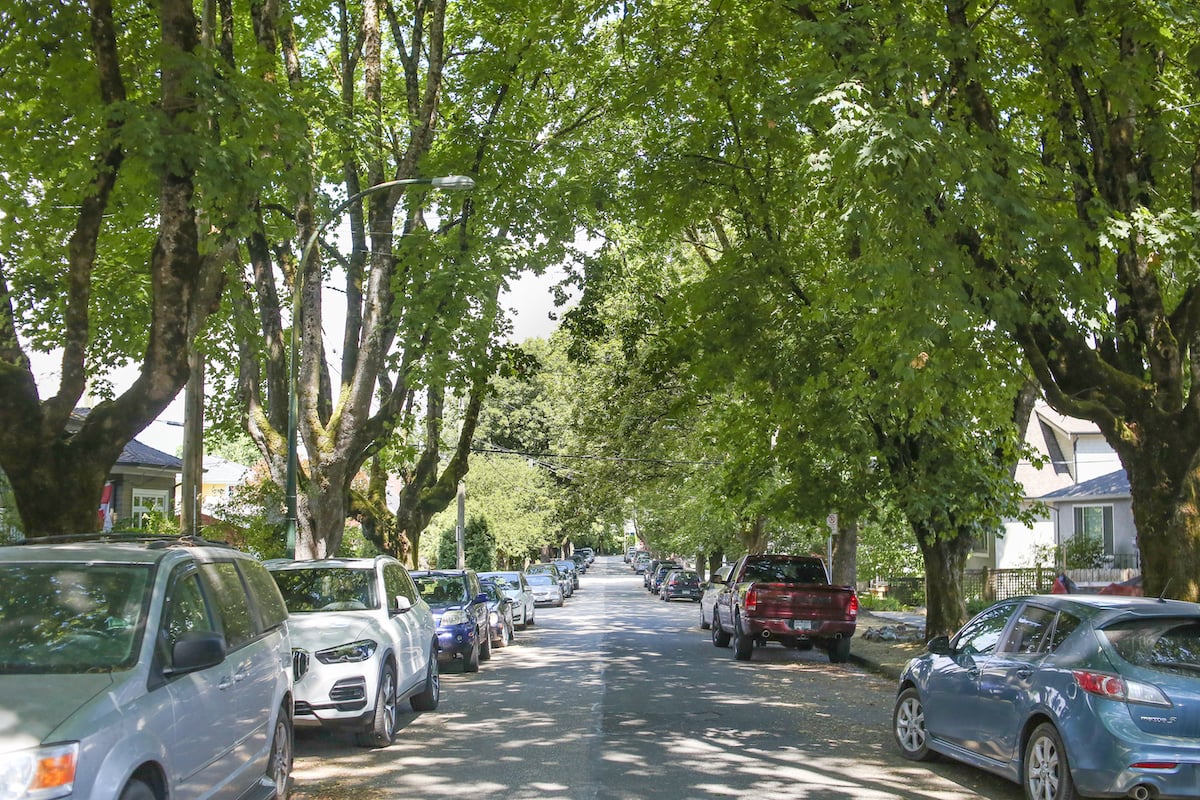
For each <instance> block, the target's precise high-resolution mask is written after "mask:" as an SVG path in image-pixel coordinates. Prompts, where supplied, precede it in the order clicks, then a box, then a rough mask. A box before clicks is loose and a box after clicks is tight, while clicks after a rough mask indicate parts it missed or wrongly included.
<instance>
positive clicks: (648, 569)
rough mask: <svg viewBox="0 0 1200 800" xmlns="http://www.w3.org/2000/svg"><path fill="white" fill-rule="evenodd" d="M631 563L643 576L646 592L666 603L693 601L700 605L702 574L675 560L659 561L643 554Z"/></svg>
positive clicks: (702, 590) (702, 591)
mask: <svg viewBox="0 0 1200 800" xmlns="http://www.w3.org/2000/svg"><path fill="white" fill-rule="evenodd" d="M630 563H631V564H632V566H633V570H634V572H636V573H638V574H640V575H641V576H642V584H643V585H644V586H645V587H646V591H648V592H650V594H653V595H657V596H658V599H660V600H662V601H664V602H670V601H671V600H691V601H692V602H694V603H699V602H700V598H701V597H702V596H703V594H704V584H702V583H701V581H700V574H699V573H697V572H696V570H694V569H689V568H688V567H686V566H685V565H684V564H682V563H680V562H679V561H676V560H675V559H663V560H658V559H653V558H651V557H650V556H649V554H645V553H643V554H641V555H639V556H635V558H633V559H632V560H631V562H630Z"/></svg>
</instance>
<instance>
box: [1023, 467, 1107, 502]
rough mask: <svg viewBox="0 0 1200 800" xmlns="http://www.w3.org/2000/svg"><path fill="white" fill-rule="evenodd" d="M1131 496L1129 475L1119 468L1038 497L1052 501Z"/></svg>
mask: <svg viewBox="0 0 1200 800" xmlns="http://www.w3.org/2000/svg"><path fill="white" fill-rule="evenodd" d="M1129 496H1130V495H1129V476H1127V475H1126V474H1125V470H1123V469H1119V470H1117V471H1116V472H1110V473H1108V474H1107V475H1101V476H1100V477H1099V478H1092V479H1091V480H1090V481H1084V482H1083V483H1077V484H1075V485H1074V486H1068V487H1067V488H1065V489H1059V490H1058V491H1057V492H1050V494H1045V495H1042V496H1041V497H1039V498H1038V499H1039V500H1044V501H1047V502H1050V501H1054V500H1100V499H1123V498H1128V497H1129Z"/></svg>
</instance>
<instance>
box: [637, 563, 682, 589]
mask: <svg viewBox="0 0 1200 800" xmlns="http://www.w3.org/2000/svg"><path fill="white" fill-rule="evenodd" d="M682 566H683V565H682V564H677V563H676V562H674V561H663V562H660V563H659V565H658V566H657V567H655V568H654V572H653V574H651V573H647V575H649V576H650V579H649V580H648V581H647V582H646V589H647V590H649V592H650V594H658V592H659V590H660V589H662V582H663V578H665V577H667V573H668V572H670V571H671V570H673V569H680V568H681V567H682Z"/></svg>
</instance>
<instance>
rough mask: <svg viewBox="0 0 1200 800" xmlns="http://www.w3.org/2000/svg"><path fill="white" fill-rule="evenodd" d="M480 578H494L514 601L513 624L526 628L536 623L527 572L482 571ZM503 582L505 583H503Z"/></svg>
mask: <svg viewBox="0 0 1200 800" xmlns="http://www.w3.org/2000/svg"><path fill="white" fill-rule="evenodd" d="M479 580H481V581H482V580H494V581H496V582H497V584H498V585H500V588H501V589H503V590H504V593H505V594H506V595H508V597H509V599H511V600H512V601H513V609H512V612H513V624H514V625H516V626H517V629H518V630H524V629H525V628H527V627H528V626H530V625H534V624H536V623H535V621H534V603H533V592H532V591H531V590H530V588H529V581H527V580H526V579H525V573H524V572H520V571H508V572H481V573H479ZM501 582H503V583H501Z"/></svg>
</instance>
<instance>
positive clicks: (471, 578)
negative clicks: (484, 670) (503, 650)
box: [412, 569, 492, 672]
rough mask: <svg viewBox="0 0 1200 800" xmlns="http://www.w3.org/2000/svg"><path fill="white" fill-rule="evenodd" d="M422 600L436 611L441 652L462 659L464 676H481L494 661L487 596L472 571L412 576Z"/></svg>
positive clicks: (416, 574)
mask: <svg viewBox="0 0 1200 800" xmlns="http://www.w3.org/2000/svg"><path fill="white" fill-rule="evenodd" d="M412 576H413V580H415V581H416V582H417V588H419V589H420V590H421V598H422V599H423V600H424V601H425V602H426V603H428V604H429V607H430V608H431V609H433V619H434V622H435V623H436V624H437V637H438V648H439V650H440V651H441V653H442V654H443V655H446V656H449V657H451V658H453V657H455V656H457V657H459V658H460V659H462V662H463V671H464V672H478V671H479V662H481V661H487V660H488V659H489V658H491V657H492V637H491V635H490V634H489V633H488V608H487V595H486V594H484V592H483V587H482V586H480V585H479V576H478V575H476V574H475V570H473V569H440V570H427V571H418V572H414V573H413V574H412Z"/></svg>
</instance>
